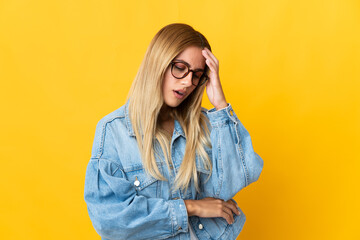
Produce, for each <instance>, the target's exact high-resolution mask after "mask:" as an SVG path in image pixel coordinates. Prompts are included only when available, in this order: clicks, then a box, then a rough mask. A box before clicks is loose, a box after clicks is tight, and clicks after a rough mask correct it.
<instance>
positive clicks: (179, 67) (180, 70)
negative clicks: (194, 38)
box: [172, 62, 203, 85]
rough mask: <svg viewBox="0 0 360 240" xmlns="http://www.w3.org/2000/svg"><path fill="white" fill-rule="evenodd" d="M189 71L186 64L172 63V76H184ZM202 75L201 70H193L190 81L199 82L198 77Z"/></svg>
mask: <svg viewBox="0 0 360 240" xmlns="http://www.w3.org/2000/svg"><path fill="white" fill-rule="evenodd" d="M188 72H189V68H188V66H186V64H184V63H181V62H178V63H174V66H173V68H172V74H173V75H174V77H176V78H184V77H185V76H186V75H187V74H188ZM202 76H203V72H202V71H195V72H193V76H192V83H193V84H194V85H197V84H199V81H200V78H201V77H202Z"/></svg>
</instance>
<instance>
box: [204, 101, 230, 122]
mask: <svg viewBox="0 0 360 240" xmlns="http://www.w3.org/2000/svg"><path fill="white" fill-rule="evenodd" d="M206 113H207V116H208V118H209V121H210V124H211V126H215V125H217V124H219V123H223V122H226V121H227V120H229V119H230V120H232V121H233V122H236V118H237V116H236V115H235V112H234V110H233V109H232V106H231V104H230V103H228V106H227V107H225V108H222V109H219V110H216V108H212V109H210V110H208V111H207V112H206Z"/></svg>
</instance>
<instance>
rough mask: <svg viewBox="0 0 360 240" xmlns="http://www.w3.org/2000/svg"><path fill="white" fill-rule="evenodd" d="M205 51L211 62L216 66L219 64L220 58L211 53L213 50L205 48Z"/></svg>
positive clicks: (207, 58)
mask: <svg viewBox="0 0 360 240" xmlns="http://www.w3.org/2000/svg"><path fill="white" fill-rule="evenodd" d="M204 53H205V57H206V61H207V60H209V61H210V62H211V63H213V65H214V66H217V65H219V62H218V60H217V59H216V58H215V56H214V57H213V56H211V55H210V54H211V52H210V51H209V50H207V51H206V50H205V52H204Z"/></svg>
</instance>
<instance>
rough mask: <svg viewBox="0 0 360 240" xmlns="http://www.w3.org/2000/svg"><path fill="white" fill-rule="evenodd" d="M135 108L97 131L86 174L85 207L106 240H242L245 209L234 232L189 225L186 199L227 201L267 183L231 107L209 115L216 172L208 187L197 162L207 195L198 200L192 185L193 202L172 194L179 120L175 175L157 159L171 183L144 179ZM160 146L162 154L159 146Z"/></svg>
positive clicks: (214, 223)
mask: <svg viewBox="0 0 360 240" xmlns="http://www.w3.org/2000/svg"><path fill="white" fill-rule="evenodd" d="M128 104H129V102H127V103H126V104H125V105H123V106H121V107H120V108H119V109H117V110H115V111H113V112H111V113H109V114H108V115H106V116H105V117H103V118H102V119H101V120H100V121H99V122H98V123H97V126H96V130H95V138H94V142H93V146H92V152H91V158H90V161H89V163H88V165H87V169H86V176H85V189H84V190H85V191H84V199H85V202H86V204H87V210H88V213H89V216H90V219H91V221H92V224H93V226H94V228H95V230H96V232H97V233H98V234H99V235H100V236H101V239H103V240H105V239H126V240H132V239H136V240H140V239H177V240H190V233H189V225H191V226H192V228H193V230H194V233H195V234H196V236H197V237H198V239H199V240H203V239H224V240H225V239H226V240H229V239H236V237H237V236H238V235H239V233H240V232H241V230H242V228H243V225H244V223H245V220H246V217H245V215H244V213H243V212H242V210H241V209H240V208H238V209H239V211H240V212H241V214H240V215H239V216H238V215H236V214H233V215H234V220H235V222H234V223H233V224H228V223H227V222H226V220H225V219H223V218H221V217H217V218H200V217H197V216H191V217H189V216H188V215H187V211H186V206H185V203H184V200H186V199H202V198H204V197H214V198H220V199H223V200H225V201H227V200H229V199H232V198H233V197H234V196H235V194H236V193H237V192H239V191H240V190H241V189H242V188H244V187H246V186H248V185H249V184H250V183H252V182H255V181H256V180H257V179H258V178H259V176H260V173H261V171H262V168H263V160H262V158H261V157H260V156H259V155H258V154H257V153H255V152H254V150H253V147H252V142H251V138H250V135H249V133H248V131H247V130H246V129H245V128H244V126H243V124H242V123H241V122H240V121H239V119H238V117H237V116H236V114H235V112H234V110H233V109H232V106H231V104H229V103H228V106H227V107H225V108H223V109H220V110H217V111H216V109H215V108H212V109H210V110H207V109H205V108H203V109H202V113H203V114H205V115H206V116H207V117H208V119H209V120H210V125H209V128H210V130H211V135H210V136H211V143H212V148H207V149H206V151H207V153H208V154H209V157H210V159H211V160H212V165H213V169H212V174H211V177H210V179H209V180H208V181H207V182H205V180H206V179H207V177H208V175H209V173H210V172H209V170H206V169H205V168H204V166H203V164H202V163H201V161H199V158H198V157H196V166H197V171H198V174H199V177H200V183H201V184H200V187H201V193H200V194H197V193H196V191H195V187H194V184H193V182H191V185H190V187H189V190H188V191H187V193H186V194H185V193H184V192H183V191H180V190H177V191H174V192H172V191H170V187H171V186H172V185H173V183H174V175H175V174H176V172H177V171H178V169H179V167H180V165H181V162H182V157H183V156H184V149H185V143H186V136H185V134H184V131H183V129H182V128H181V126H180V124H179V122H178V121H177V120H175V128H174V132H173V136H172V139H171V160H172V165H171V171H169V170H168V168H167V166H166V163H165V162H164V158H163V155H161V154H160V155H158V156H156V162H157V165H158V167H159V170H160V171H161V173H162V174H163V175H164V176H165V177H166V178H167V179H168V181H160V180H157V179H155V178H153V177H151V176H148V175H147V174H146V173H145V171H144V168H143V164H142V161H141V157H140V152H139V149H138V146H137V141H136V138H135V134H134V131H133V128H132V125H131V122H130V119H129V113H128ZM154 146H155V148H157V149H159V144H158V142H157V141H156V142H155V144H154Z"/></svg>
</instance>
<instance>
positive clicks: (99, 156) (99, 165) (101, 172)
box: [84, 122, 188, 240]
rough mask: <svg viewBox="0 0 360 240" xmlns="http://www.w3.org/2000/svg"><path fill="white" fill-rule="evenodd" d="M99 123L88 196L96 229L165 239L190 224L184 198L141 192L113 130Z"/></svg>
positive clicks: (89, 169)
mask: <svg viewBox="0 0 360 240" xmlns="http://www.w3.org/2000/svg"><path fill="white" fill-rule="evenodd" d="M106 125H107V124H106V123H101V122H99V123H98V125H97V129H96V133H95V140H94V144H93V149H92V157H91V159H90V161H89V163H88V165H87V169H86V176H85V191H84V198H85V202H86V204H87V210H88V213H89V216H90V219H91V221H92V224H93V226H94V228H95V230H96V232H97V233H98V234H99V235H100V236H101V237H102V238H106V239H127V240H131V239H163V238H167V237H172V236H175V235H177V234H179V233H180V232H186V231H187V228H188V226H187V225H188V215H187V210H186V206H185V203H184V200H183V199H176V200H164V199H160V198H147V197H144V196H141V195H138V194H137V193H136V191H135V189H134V186H133V184H132V183H131V182H129V181H128V180H127V179H126V177H125V174H124V171H123V170H122V169H121V164H120V162H119V159H118V154H116V148H115V146H114V145H115V144H114V141H113V140H112V139H113V136H112V134H111V131H110V130H109V129H107V128H108V126H106Z"/></svg>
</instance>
